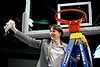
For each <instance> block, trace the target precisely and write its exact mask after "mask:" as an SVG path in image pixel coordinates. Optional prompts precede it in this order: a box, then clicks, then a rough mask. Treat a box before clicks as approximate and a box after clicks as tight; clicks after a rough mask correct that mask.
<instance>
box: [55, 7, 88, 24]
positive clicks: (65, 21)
mask: <svg viewBox="0 0 100 67" xmlns="http://www.w3.org/2000/svg"><path fill="white" fill-rule="evenodd" d="M68 11H74V12H75V11H76V12H81V13H82V14H83V17H82V18H80V19H78V20H63V19H60V18H58V17H57V15H58V14H59V13H61V12H68ZM55 19H56V20H57V21H58V22H60V23H64V24H68V23H69V22H71V21H76V22H79V23H80V22H83V21H85V20H86V13H85V12H84V11H82V10H79V9H64V10H60V11H59V12H56V14H55Z"/></svg>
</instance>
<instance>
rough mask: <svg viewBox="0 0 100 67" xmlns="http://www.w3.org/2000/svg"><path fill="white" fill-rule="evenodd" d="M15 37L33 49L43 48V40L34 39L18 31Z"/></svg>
mask: <svg viewBox="0 0 100 67" xmlns="http://www.w3.org/2000/svg"><path fill="white" fill-rule="evenodd" d="M14 36H15V37H17V38H18V39H19V40H21V41H22V42H24V43H26V44H28V45H29V46H31V47H34V48H41V45H42V40H37V39H35V38H32V37H30V36H28V35H26V34H24V33H22V32H20V31H17V32H16V33H15V35H14Z"/></svg>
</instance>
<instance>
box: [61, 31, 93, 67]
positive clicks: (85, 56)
mask: <svg viewBox="0 0 100 67" xmlns="http://www.w3.org/2000/svg"><path fill="white" fill-rule="evenodd" d="M75 44H76V45H77V46H78V47H79V49H77V50H76V51H74V55H75V56H74V58H75V57H76V56H77V55H78V54H79V53H80V56H81V58H82V63H83V67H93V64H92V57H91V51H90V48H89V46H88V43H87V40H86V38H85V37H84V35H83V34H82V33H81V32H77V33H72V34H71V35H70V40H69V44H68V48H67V49H66V53H65V55H64V58H63V61H62V64H61V67H68V64H69V62H70V60H71V56H72V53H73V49H74V48H75ZM84 48H86V50H87V52H86V51H85V49H84ZM77 62H78V61H76V62H75V61H71V62H70V67H77Z"/></svg>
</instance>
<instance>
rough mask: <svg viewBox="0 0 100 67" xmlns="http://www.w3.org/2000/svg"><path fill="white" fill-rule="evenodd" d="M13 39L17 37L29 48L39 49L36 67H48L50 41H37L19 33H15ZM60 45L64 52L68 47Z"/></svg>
mask: <svg viewBox="0 0 100 67" xmlns="http://www.w3.org/2000/svg"><path fill="white" fill-rule="evenodd" d="M15 37H17V38H18V39H20V40H21V41H23V42H25V43H26V44H28V45H29V46H31V47H35V48H39V49H41V52H40V53H41V54H40V58H39V60H38V63H37V66H36V67H48V57H49V54H50V49H51V46H50V40H47V39H43V40H37V39H35V38H32V37H29V36H27V35H25V34H23V33H21V32H20V31H17V32H16V33H15ZM62 45H63V49H64V50H65V51H66V48H67V46H68V45H67V44H66V43H63V42H62Z"/></svg>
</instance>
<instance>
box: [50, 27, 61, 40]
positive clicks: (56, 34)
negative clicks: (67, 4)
mask: <svg viewBox="0 0 100 67" xmlns="http://www.w3.org/2000/svg"><path fill="white" fill-rule="evenodd" d="M60 36H61V33H60V32H58V31H57V30H54V29H53V27H51V29H50V37H51V39H52V40H56V39H59V38H60Z"/></svg>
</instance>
